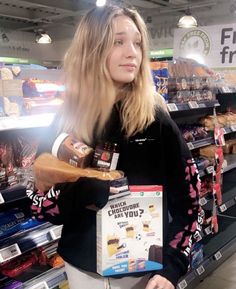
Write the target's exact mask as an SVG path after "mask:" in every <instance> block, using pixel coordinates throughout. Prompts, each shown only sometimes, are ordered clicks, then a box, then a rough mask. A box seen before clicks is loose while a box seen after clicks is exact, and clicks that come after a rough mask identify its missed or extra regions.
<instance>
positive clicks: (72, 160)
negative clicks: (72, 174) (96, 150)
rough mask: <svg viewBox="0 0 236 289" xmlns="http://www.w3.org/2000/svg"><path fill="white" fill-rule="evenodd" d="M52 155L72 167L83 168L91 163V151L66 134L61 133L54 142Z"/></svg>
mask: <svg viewBox="0 0 236 289" xmlns="http://www.w3.org/2000/svg"><path fill="white" fill-rule="evenodd" d="M52 154H53V155H54V156H55V157H57V158H58V159H59V160H61V161H65V162H67V163H69V164H70V165H72V166H74V167H80V168H85V167H88V166H89V165H90V163H91V160H92V156H93V149H92V148H91V147H89V146H87V145H86V144H84V143H83V142H80V141H78V140H76V139H74V138H72V137H71V136H69V134H67V133H61V134H60V135H59V136H58V137H57V138H56V140H55V141H54V144H53V147H52Z"/></svg>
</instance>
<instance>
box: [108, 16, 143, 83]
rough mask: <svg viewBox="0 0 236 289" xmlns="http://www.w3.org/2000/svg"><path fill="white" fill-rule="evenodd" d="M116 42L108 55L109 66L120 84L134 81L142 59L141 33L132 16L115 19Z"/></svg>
mask: <svg viewBox="0 0 236 289" xmlns="http://www.w3.org/2000/svg"><path fill="white" fill-rule="evenodd" d="M113 31H114V39H115V40H114V44H113V47H112V49H111V51H110V53H109V55H108V59H107V66H108V70H109V72H110V75H111V78H112V79H113V81H114V83H115V84H116V85H118V86H120V85H123V84H126V83H129V82H132V81H133V80H134V79H135V77H136V75H137V73H138V71H139V68H140V64H141V61H142V48H141V47H142V42H141V41H142V39H141V34H140V32H139V30H138V28H137V26H136V25H135V23H134V22H133V20H132V19H131V18H129V17H128V16H124V15H121V16H118V17H116V18H114V20H113Z"/></svg>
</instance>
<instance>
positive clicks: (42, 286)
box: [26, 281, 49, 289]
mask: <svg viewBox="0 0 236 289" xmlns="http://www.w3.org/2000/svg"><path fill="white" fill-rule="evenodd" d="M26 288H27V289H49V287H48V284H47V282H45V281H43V282H40V283H38V284H35V285H33V286H30V287H26Z"/></svg>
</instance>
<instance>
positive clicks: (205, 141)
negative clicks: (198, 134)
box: [187, 137, 215, 150]
mask: <svg viewBox="0 0 236 289" xmlns="http://www.w3.org/2000/svg"><path fill="white" fill-rule="evenodd" d="M214 143H215V141H214V138H213V137H207V138H204V139H200V140H196V141H193V142H187V146H188V148H189V149H190V150H193V149H197V148H201V147H204V146H208V145H211V144H214Z"/></svg>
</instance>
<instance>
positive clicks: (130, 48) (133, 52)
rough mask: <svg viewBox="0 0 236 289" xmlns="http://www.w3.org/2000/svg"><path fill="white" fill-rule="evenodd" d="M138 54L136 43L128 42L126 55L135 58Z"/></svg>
mask: <svg viewBox="0 0 236 289" xmlns="http://www.w3.org/2000/svg"><path fill="white" fill-rule="evenodd" d="M136 56H137V48H136V47H135V44H134V43H128V44H127V46H126V57H132V58H135V57H136Z"/></svg>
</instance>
